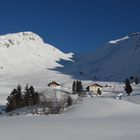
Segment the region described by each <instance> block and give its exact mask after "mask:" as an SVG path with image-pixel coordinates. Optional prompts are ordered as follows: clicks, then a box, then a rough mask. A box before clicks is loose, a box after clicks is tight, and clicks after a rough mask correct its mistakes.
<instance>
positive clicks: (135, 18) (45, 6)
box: [0, 0, 140, 53]
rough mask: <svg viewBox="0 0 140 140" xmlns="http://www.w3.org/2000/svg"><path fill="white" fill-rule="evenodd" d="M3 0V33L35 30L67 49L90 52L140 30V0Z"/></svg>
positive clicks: (0, 23)
mask: <svg viewBox="0 0 140 140" xmlns="http://www.w3.org/2000/svg"><path fill="white" fill-rule="evenodd" d="M0 2H1V3H0V34H7V33H15V32H20V31H33V32H35V33H37V34H38V35H40V36H41V37H42V38H43V39H44V40H45V42H47V43H49V44H52V45H54V46H55V47H57V48H59V49H60V50H62V51H64V52H75V53H80V52H89V51H91V50H94V49H95V48H98V47H101V46H103V44H104V43H105V42H107V41H109V40H112V39H117V38H120V37H123V36H124V35H126V34H129V33H131V32H137V31H140V16H139V14H140V1H139V0H1V1H0Z"/></svg>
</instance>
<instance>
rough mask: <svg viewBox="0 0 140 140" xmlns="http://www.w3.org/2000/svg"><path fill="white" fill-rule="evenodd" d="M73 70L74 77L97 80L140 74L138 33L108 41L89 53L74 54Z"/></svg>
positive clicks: (118, 78) (139, 39) (139, 38)
mask: <svg viewBox="0 0 140 140" xmlns="http://www.w3.org/2000/svg"><path fill="white" fill-rule="evenodd" d="M74 60H75V62H74V64H73V70H71V71H70V73H71V74H72V75H74V76H75V77H79V76H80V75H79V72H80V71H82V72H83V75H81V78H85V79H92V78H94V76H96V77H97V79H98V80H105V81H110V80H111V81H123V80H124V79H126V78H127V77H130V76H140V61H139V60H140V33H132V34H130V35H127V36H125V37H123V38H120V39H117V40H112V41H109V42H108V43H106V44H105V46H103V47H101V48H99V49H98V50H97V51H95V52H93V53H89V54H83V55H82V54H80V55H76V56H75V58H74Z"/></svg>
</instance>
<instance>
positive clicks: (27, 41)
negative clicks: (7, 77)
mask: <svg viewBox="0 0 140 140" xmlns="http://www.w3.org/2000/svg"><path fill="white" fill-rule="evenodd" d="M70 57H71V54H65V53H63V52H61V51H60V50H58V49H57V48H55V47H53V46H51V45H49V44H46V43H44V42H43V39H42V38H40V37H39V36H38V35H36V34H34V33H32V32H21V33H16V34H8V35H3V36H0V68H1V69H0V75H2V74H12V75H21V74H26V73H27V72H33V71H39V70H42V69H46V68H53V67H56V66H60V65H59V64H58V63H56V61H59V60H60V59H64V60H70V59H69V58H70Z"/></svg>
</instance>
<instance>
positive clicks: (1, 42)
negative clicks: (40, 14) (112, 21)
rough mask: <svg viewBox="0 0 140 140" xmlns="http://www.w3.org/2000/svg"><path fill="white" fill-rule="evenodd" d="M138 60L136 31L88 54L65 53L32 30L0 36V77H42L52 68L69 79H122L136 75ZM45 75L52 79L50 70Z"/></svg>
mask: <svg viewBox="0 0 140 140" xmlns="http://www.w3.org/2000/svg"><path fill="white" fill-rule="evenodd" d="M79 49H80V48H79ZM89 52H90V50H89ZM139 60H140V33H132V34H129V35H127V36H125V37H123V38H121V39H116V40H111V41H109V42H108V43H106V44H105V46H103V47H101V48H99V49H97V50H96V51H94V52H93V53H88V54H72V53H69V54H65V53H63V52H61V51H60V50H58V49H57V48H55V47H53V46H51V45H49V44H46V43H44V41H43V39H42V38H41V37H39V36H38V35H36V34H35V33H32V32H20V33H15V34H7V35H3V36H0V76H1V77H3V78H4V79H5V77H6V78H8V77H11V78H13V77H21V76H22V77H24V76H25V77H30V75H33V76H34V77H37V76H38V74H39V75H41V74H42V77H43V74H45V75H47V74H48V71H52V72H54V71H56V73H57V74H58V73H60V74H62V75H68V76H70V77H71V78H73V79H81V80H101V81H102V80H105V81H123V80H124V79H126V78H128V77H130V76H139V75H140V61H139ZM45 71H47V72H45ZM27 75H28V76H27ZM57 76H59V74H58V75H57ZM31 77H32V76H31ZM48 77H49V78H48V79H49V81H50V80H51V79H52V80H55V75H54V74H50V73H49V74H48ZM19 79H20V78H19ZM27 79H28V78H27ZM57 79H59V78H58V77H57ZM60 79H62V78H60ZM60 81H61V80H60Z"/></svg>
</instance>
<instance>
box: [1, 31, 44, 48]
mask: <svg viewBox="0 0 140 140" xmlns="http://www.w3.org/2000/svg"><path fill="white" fill-rule="evenodd" d="M23 42H32V43H33V42H35V43H36V42H40V43H42V42H43V39H42V38H41V37H39V36H38V35H37V34H35V33H33V32H30V31H28V32H19V33H13V34H6V35H1V36H0V47H6V48H8V47H10V46H17V45H19V44H22V43H23Z"/></svg>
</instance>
